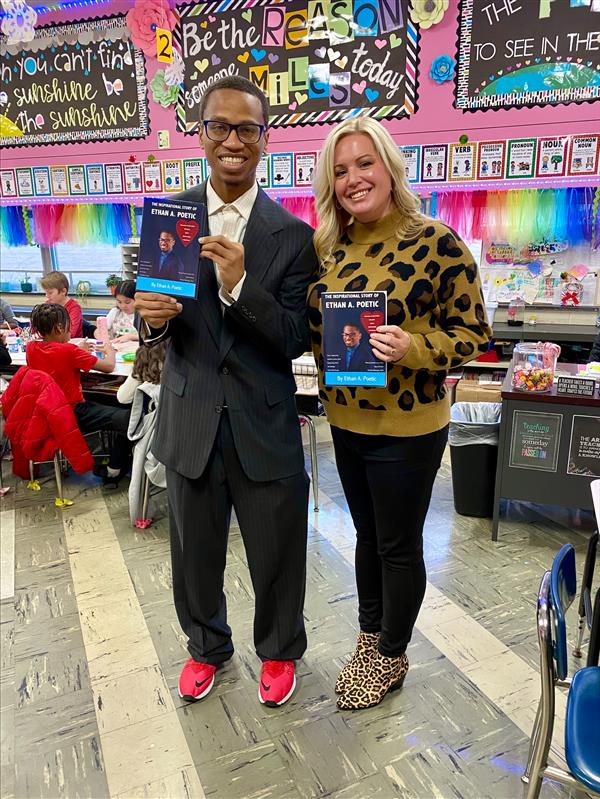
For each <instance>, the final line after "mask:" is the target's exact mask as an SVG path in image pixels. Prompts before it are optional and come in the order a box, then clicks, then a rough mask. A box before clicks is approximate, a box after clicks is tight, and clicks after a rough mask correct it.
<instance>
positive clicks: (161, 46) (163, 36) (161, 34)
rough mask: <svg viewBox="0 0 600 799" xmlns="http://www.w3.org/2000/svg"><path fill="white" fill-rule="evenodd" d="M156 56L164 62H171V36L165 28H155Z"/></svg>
mask: <svg viewBox="0 0 600 799" xmlns="http://www.w3.org/2000/svg"><path fill="white" fill-rule="evenodd" d="M156 57H157V59H158V60H159V61H162V62H163V63H165V64H171V63H173V37H172V35H171V31H168V30H165V28H157V29H156Z"/></svg>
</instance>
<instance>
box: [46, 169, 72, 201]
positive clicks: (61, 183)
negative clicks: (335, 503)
mask: <svg viewBox="0 0 600 799" xmlns="http://www.w3.org/2000/svg"><path fill="white" fill-rule="evenodd" d="M50 182H51V183H52V194H53V195H54V196H55V197H66V196H67V195H68V193H69V182H68V180H67V167H66V166H51V167H50Z"/></svg>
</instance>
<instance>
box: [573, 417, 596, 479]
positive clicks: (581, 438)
mask: <svg viewBox="0 0 600 799" xmlns="http://www.w3.org/2000/svg"><path fill="white" fill-rule="evenodd" d="M567 474H575V475H578V476H579V477H600V416H578V415H576V416H573V424H572V426H571V443H570V445H569V461H568V465H567Z"/></svg>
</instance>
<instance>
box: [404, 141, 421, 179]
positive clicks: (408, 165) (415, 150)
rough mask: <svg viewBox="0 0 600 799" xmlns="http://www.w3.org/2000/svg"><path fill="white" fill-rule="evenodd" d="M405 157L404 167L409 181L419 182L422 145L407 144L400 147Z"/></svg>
mask: <svg viewBox="0 0 600 799" xmlns="http://www.w3.org/2000/svg"><path fill="white" fill-rule="evenodd" d="M400 150H401V151H402V156H403V158H404V168H405V169H406V177H407V178H408V182H409V183H418V182H419V180H420V179H421V145H420V144H406V145H404V146H403V147H401V148H400Z"/></svg>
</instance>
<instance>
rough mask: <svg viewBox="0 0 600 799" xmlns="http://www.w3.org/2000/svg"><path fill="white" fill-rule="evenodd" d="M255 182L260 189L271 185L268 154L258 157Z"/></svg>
mask: <svg viewBox="0 0 600 799" xmlns="http://www.w3.org/2000/svg"><path fill="white" fill-rule="evenodd" d="M256 182H257V183H258V185H259V186H260V187H261V189H268V188H270V186H271V159H270V158H269V156H268V155H261V157H260V161H259V162H258V166H257V167H256Z"/></svg>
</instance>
